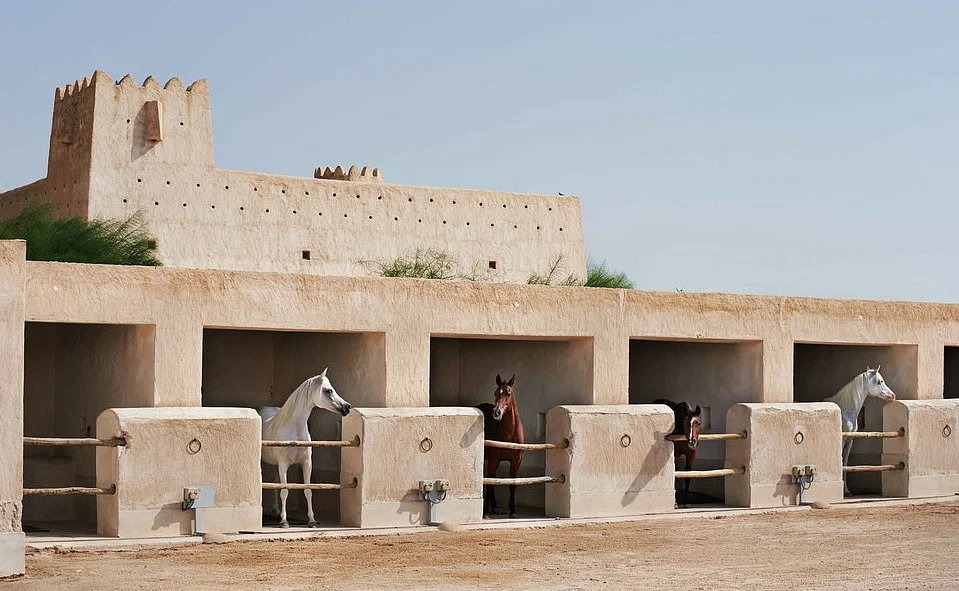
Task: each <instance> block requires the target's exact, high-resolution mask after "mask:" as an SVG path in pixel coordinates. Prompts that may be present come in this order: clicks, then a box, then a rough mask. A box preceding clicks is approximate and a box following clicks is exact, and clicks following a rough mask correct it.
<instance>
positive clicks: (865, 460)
mask: <svg viewBox="0 0 959 591" xmlns="http://www.w3.org/2000/svg"><path fill="white" fill-rule="evenodd" d="M880 366H881V369H880V373H881V374H882V377H883V378H884V380H885V382H886V384H887V385H888V386H889V388H891V389H892V390H893V392H895V393H896V397H897V398H900V399H906V400H914V399H916V398H917V390H918V388H917V385H918V347H917V346H916V345H884V344H876V345H872V344H870V345H863V344H837V343H796V344H795V346H794V357H793V401H794V402H820V401H822V400H825V399H826V398H829V397H831V396H833V395H834V394H836V393H837V392H838V391H839V390H840V389H842V388H843V387H844V386H845V385H846V384H848V383H849V382H850V381H852V380H853V379H854V378H856V377H857V376H859V375H860V374H861V373H863V372H864V371H866V369H867V367H871V368H877V367H880ZM884 405H885V402H884V401H882V400H879V399H877V398H872V397H870V398H867V399H866V401H865V404H864V405H863V408H862V411H861V412H860V414H859V430H860V431H868V432H884V431H886V432H894V431H896V430H898V429H899V428H900V427H901V426H902V425H884V424H883V407H884ZM882 448H883V438H882V437H878V436H877V437H866V438H861V439H856V440H854V441H853V444H852V452H851V454H850V457H849V465H851V466H870V465H879V464H881V460H882ZM847 472H849V471H848V470H847ZM846 483H847V485H848V486H849V490H850V492H851V493H852V494H853V495H878V494H882V476H881V474H880V473H879V472H874V471H864V472H849V473H847V474H846Z"/></svg>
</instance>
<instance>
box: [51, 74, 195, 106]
mask: <svg viewBox="0 0 959 591" xmlns="http://www.w3.org/2000/svg"><path fill="white" fill-rule="evenodd" d="M105 84H115V85H116V86H120V87H122V88H130V89H132V88H147V89H152V90H161V87H160V83H159V82H158V81H157V79H156V78H154V77H153V76H147V77H146V79H145V80H144V81H143V84H137V82H136V80H134V79H133V76H132V75H130V74H127V75H126V76H124V77H123V78H121V79H119V80H117V81H116V82H113V79H112V78H111V77H110V75H109V74H107V73H106V72H104V71H103V70H97V71H95V72H94V73H93V75H92V76H89V77H87V78H83V79H82V80H77V81H76V82H74V83H73V84H67V85H66V86H64V87H63V88H60V87H57V90H56V92H55V94H54V102H55V103H58V102H60V101H62V100H64V99H66V98H69V97H72V96H77V95H80V94H81V93H82V92H84V91H85V90H87V89H88V88H91V87H96V86H98V85H105ZM162 90H167V91H179V92H193V91H195V90H199V91H203V92H207V91H208V90H209V89H208V86H207V81H206V80H205V79H200V80H196V81H195V82H193V83H192V84H190V85H189V86H187V87H186V88H185V89H184V87H183V81H182V80H180V79H179V78H177V77H176V76H174V77H172V78H170V79H169V80H167V82H166V84H164V85H163V87H162Z"/></svg>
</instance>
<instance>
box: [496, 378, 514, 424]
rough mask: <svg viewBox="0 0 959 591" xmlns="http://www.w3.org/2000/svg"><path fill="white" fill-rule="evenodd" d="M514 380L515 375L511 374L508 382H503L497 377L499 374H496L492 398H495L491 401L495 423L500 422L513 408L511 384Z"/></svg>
mask: <svg viewBox="0 0 959 591" xmlns="http://www.w3.org/2000/svg"><path fill="white" fill-rule="evenodd" d="M515 380H516V374H513V376H512V377H510V379H509V381H508V382H504V381H503V378H501V377H499V374H496V391H495V392H493V396H494V397H495V400H494V401H493V418H494V419H496V420H497V421H502V420H503V417H504V416H506V413H507V412H509V411H510V410H511V409H512V408H514V406H513V404H514V403H513V382H514V381H515Z"/></svg>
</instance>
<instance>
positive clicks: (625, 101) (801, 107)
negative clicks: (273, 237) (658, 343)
mask: <svg viewBox="0 0 959 591" xmlns="http://www.w3.org/2000/svg"><path fill="white" fill-rule="evenodd" d="M957 30H959V3H956V2H945V1H944V2H884V1H879V0H875V1H869V2H859V1H844V2H819V1H810V2H803V3H785V2H782V3H771V2H737V1H728V2H682V1H672V2H662V3H656V4H653V3H647V2H635V1H634V2H595V3H584V2H565V1H558V0H557V1H552V2H502V3H501V2H458V1H445V2H431V3H425V2H416V1H412V0H411V1H408V2H356V3H352V4H347V3H345V2H344V3H322V2H302V3H295V2H281V1H277V2H271V3H265V2H244V1H239V0H238V1H234V2H212V1H211V2H201V3H187V2H164V1H162V0H157V1H155V2H151V3H143V4H141V3H133V2H129V1H124V2H97V1H91V2H82V3H80V2H70V3H67V2H30V3H28V2H15V1H14V0H0V56H3V57H2V58H0V191H2V190H6V189H9V188H13V187H17V186H21V185H24V184H26V183H29V182H32V181H34V180H36V179H38V178H42V177H43V176H45V174H46V161H47V150H48V143H49V134H50V117H51V113H52V105H53V96H54V90H55V88H56V87H57V86H58V85H60V86H63V85H64V84H66V83H68V82H73V81H75V80H76V79H78V78H82V77H84V76H89V75H91V74H92V73H93V71H94V70H95V69H102V70H105V71H106V72H108V73H109V74H110V75H111V76H112V77H113V78H114V80H118V79H120V78H121V77H122V76H123V75H124V74H127V73H130V74H132V75H133V76H134V78H136V79H137V80H138V81H139V82H142V81H143V79H144V78H146V77H147V76H149V75H153V76H154V77H156V78H157V79H158V80H159V81H160V83H161V84H163V83H164V82H165V81H166V80H167V79H169V78H170V77H172V76H178V77H180V78H181V79H182V80H183V81H184V83H186V84H189V83H190V82H191V81H193V80H195V79H198V78H206V79H208V80H209V83H210V92H211V102H212V109H213V132H214V151H215V159H216V166H217V167H218V168H226V169H233V170H249V171H258V172H267V173H274V174H284V175H293V176H306V177H310V176H312V171H313V169H314V168H315V167H317V166H321V165H323V166H326V165H336V164H343V165H347V166H348V165H350V164H360V165H363V164H369V165H371V166H376V167H379V168H380V169H381V170H382V171H383V173H384V175H385V178H386V180H387V182H390V183H397V184H408V185H424V186H438V187H466V188H477V189H495V190H503V191H516V192H530V193H541V194H545V195H555V194H557V193H559V192H562V193H564V194H566V195H576V196H578V197H579V198H580V199H581V203H582V212H583V226H584V232H585V238H586V250H587V254H588V255H589V257H590V258H591V259H593V260H594V261H606V264H607V266H608V267H610V268H612V269H615V270H620V271H624V272H625V273H627V274H628V275H629V276H630V278H632V279H633V280H634V282H635V283H636V284H637V286H638V287H639V288H641V289H652V290H667V291H672V290H677V289H681V290H683V291H687V292H693V291H703V292H726V293H760V294H770V295H792V296H813V297H837V298H865V299H886V300H915V301H939V302H956V301H959V236H957V231H956V229H957V225H956V220H957V219H959V199H957V197H959V194H957V193H959V192H957V172H959V35H956V31H957Z"/></svg>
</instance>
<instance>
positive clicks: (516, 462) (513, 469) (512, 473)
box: [509, 456, 522, 519]
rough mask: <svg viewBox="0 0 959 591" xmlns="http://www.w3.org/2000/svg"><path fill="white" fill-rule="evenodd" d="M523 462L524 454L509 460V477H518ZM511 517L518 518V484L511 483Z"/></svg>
mask: <svg viewBox="0 0 959 591" xmlns="http://www.w3.org/2000/svg"><path fill="white" fill-rule="evenodd" d="M520 462H522V456H520V457H514V458H513V459H511V460H510V461H509V477H510V478H516V476H517V475H518V474H519V466H520ZM509 518H510V519H515V518H516V485H515V484H511V485H509Z"/></svg>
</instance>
